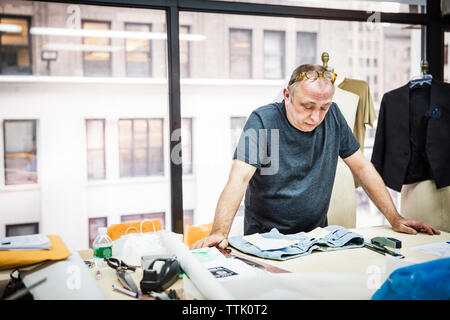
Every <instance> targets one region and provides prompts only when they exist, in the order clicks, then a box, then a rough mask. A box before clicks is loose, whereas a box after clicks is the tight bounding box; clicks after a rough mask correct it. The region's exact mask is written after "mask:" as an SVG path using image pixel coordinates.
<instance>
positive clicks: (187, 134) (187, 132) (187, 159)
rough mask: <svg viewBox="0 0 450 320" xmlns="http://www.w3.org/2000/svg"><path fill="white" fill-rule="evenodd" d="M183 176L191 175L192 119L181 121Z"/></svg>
mask: <svg viewBox="0 0 450 320" xmlns="http://www.w3.org/2000/svg"><path fill="white" fill-rule="evenodd" d="M181 144H182V150H181V152H182V156H183V174H191V173H192V163H193V162H192V118H182V119H181Z"/></svg>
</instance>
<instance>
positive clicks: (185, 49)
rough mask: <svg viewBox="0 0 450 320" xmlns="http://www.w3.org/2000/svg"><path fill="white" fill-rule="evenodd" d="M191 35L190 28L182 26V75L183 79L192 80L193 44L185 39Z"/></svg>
mask: <svg viewBox="0 0 450 320" xmlns="http://www.w3.org/2000/svg"><path fill="white" fill-rule="evenodd" d="M189 33H190V26H180V73H181V78H190V77H191V69H190V55H191V44H190V41H189V40H187V39H183V35H188V34H189Z"/></svg>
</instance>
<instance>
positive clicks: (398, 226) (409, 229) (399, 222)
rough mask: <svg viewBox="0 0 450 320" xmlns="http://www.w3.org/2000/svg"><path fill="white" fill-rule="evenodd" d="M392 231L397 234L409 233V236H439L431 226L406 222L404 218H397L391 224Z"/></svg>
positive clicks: (410, 221) (413, 221)
mask: <svg viewBox="0 0 450 320" xmlns="http://www.w3.org/2000/svg"><path fill="white" fill-rule="evenodd" d="M391 225H392V229H394V230H395V231H397V232H403V233H409V234H417V232H426V233H428V234H430V235H433V234H438V235H439V234H441V232H440V231H439V230H437V229H435V228H433V227H432V226H430V225H428V224H426V223H423V222H418V221H415V220H408V219H404V218H398V219H396V220H395V221H394V223H392V224H391Z"/></svg>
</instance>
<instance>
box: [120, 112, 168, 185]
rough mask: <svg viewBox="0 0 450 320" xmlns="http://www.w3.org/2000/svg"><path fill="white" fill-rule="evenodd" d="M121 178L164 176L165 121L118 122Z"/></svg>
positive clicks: (133, 120) (127, 120)
mask: <svg viewBox="0 0 450 320" xmlns="http://www.w3.org/2000/svg"><path fill="white" fill-rule="evenodd" d="M119 148H120V176H121V177H138V176H155V175H164V155H163V119H124V120H119Z"/></svg>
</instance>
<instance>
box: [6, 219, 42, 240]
mask: <svg viewBox="0 0 450 320" xmlns="http://www.w3.org/2000/svg"><path fill="white" fill-rule="evenodd" d="M38 233H39V223H37V222H34V223H22V224H7V225H6V226H5V234H6V236H7V237H16V236H26V235H30V234H38Z"/></svg>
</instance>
